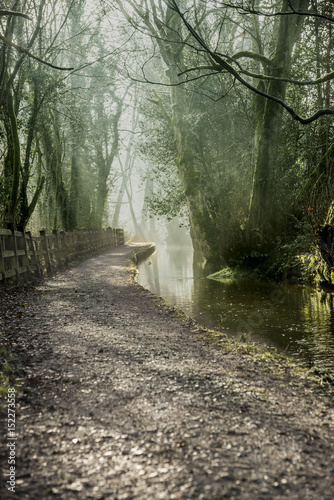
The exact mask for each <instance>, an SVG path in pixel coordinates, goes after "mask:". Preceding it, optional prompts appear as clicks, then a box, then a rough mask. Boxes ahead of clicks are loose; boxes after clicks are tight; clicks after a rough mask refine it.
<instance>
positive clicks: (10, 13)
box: [0, 9, 31, 21]
mask: <svg viewBox="0 0 334 500" xmlns="http://www.w3.org/2000/svg"><path fill="white" fill-rule="evenodd" d="M2 16H19V17H24V18H25V19H29V21H31V17H29V16H27V14H22V12H16V11H15V10H7V9H0V17H2Z"/></svg>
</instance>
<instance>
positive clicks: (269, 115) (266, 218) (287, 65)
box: [248, 0, 309, 250]
mask: <svg viewBox="0 0 334 500" xmlns="http://www.w3.org/2000/svg"><path fill="white" fill-rule="evenodd" d="M295 3H296V5H294V7H295V8H296V10H297V11H298V10H300V11H306V10H307V8H308V5H309V0H299V1H297V2H295ZM289 5H290V1H289V0H283V1H282V4H281V6H280V10H281V11H283V12H284V11H285V12H287V11H289ZM302 22H303V16H298V15H289V16H281V17H280V19H279V21H278V23H279V24H278V35H277V42H276V47H275V53H274V56H273V58H272V60H271V63H270V66H269V72H270V75H271V76H273V77H278V78H282V77H289V73H290V69H291V57H292V52H293V48H294V45H295V43H296V41H297V40H298V37H299V36H300V33H301V28H302ZM259 85H260V87H261V89H262V90H263V89H264V90H265V91H266V92H267V93H268V94H271V95H274V96H276V97H278V98H280V99H282V100H284V99H285V95H286V89H287V83H286V82H284V81H282V80H271V81H269V83H267V84H264V83H263V81H261V82H260V84H259ZM255 112H256V120H257V125H256V132H255V167H254V176H253V187H252V193H251V201H250V209H249V224H248V245H249V250H258V249H261V250H264V249H268V246H270V244H271V242H272V241H273V237H274V236H275V234H276V233H277V229H278V226H279V224H280V220H279V213H278V209H277V206H276V203H275V201H276V199H277V196H276V175H277V160H278V154H279V138H280V131H281V127H282V115H283V108H282V107H281V106H280V105H279V104H277V103H275V102H273V101H271V100H267V99H265V98H263V97H259V96H257V97H256V100H255Z"/></svg>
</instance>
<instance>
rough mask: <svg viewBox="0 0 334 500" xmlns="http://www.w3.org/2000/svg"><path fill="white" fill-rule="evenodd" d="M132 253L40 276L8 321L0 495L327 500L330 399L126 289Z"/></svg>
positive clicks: (331, 453)
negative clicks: (10, 483) (14, 357)
mask: <svg viewBox="0 0 334 500" xmlns="http://www.w3.org/2000/svg"><path fill="white" fill-rule="evenodd" d="M131 250H133V248H132V247H124V248H117V249H115V250H112V251H109V252H107V253H104V254H102V255H100V256H97V257H93V258H91V259H89V260H87V261H85V262H83V263H81V264H80V265H78V266H77V267H75V268H72V269H70V270H67V271H64V272H61V273H59V274H57V275H56V276H55V277H53V278H50V279H47V280H46V281H45V282H44V283H43V284H42V285H40V286H38V287H37V288H35V289H33V290H32V291H31V292H30V293H29V295H27V296H26V297H24V300H25V305H24V306H23V305H22V306H21V310H20V311H19V312H18V314H17V317H16V323H18V326H16V327H15V328H14V325H13V321H10V320H11V318H10V316H9V318H7V320H8V321H7V323H6V325H5V326H6V332H7V335H8V336H11V339H12V342H13V343H14V345H15V349H16V353H17V354H18V355H19V356H20V358H21V360H23V361H24V363H25V367H26V368H25V386H24V393H22V394H20V395H18V397H17V400H18V412H17V432H18V441H17V445H16V453H17V464H16V465H17V477H16V493H15V494H12V493H10V492H6V491H4V493H2V496H1V495H0V496H1V498H20V499H21V498H24V499H29V500H35V499H36V500H37V499H43V500H47V499H56V498H59V499H66V500H67V499H101V500H102V499H110V500H116V499H117V500H125V499H126V500H130V499H140V500H158V499H166V500H172V499H184V500H190V499H196V500H204V499H205V500H213V499H215V500H218V499H224V498H226V499H237V500H239V499H252V500H253V499H254V500H258V499H268V500H269V499H273V498H274V499H285V500H286V499H289V500H292V499H303V500H308V499H317V500H325V499H328V500H329V499H332V498H333V492H334V474H333V472H334V471H333V468H334V434H333V429H334V423H333V422H334V420H333V405H332V404H331V403H330V402H329V401H328V399H326V397H325V396H324V395H322V393H321V391H320V390H316V388H315V389H314V388H312V384H311V383H309V382H307V381H305V382H302V383H301V381H300V380H299V379H298V378H294V377H292V376H291V375H289V371H288V370H286V372H285V375H282V374H281V375H277V376H275V375H273V374H271V373H270V370H268V369H266V367H265V365H262V364H261V363H260V362H257V361H254V359H252V357H251V356H242V355H241V354H239V355H237V354H233V353H231V352H226V351H225V350H224V348H222V347H219V346H215V345H211V344H210V343H209V342H208V341H206V340H203V339H201V338H200V337H199V335H198V329H197V328H196V325H194V324H193V323H192V322H191V321H188V320H187V319H186V318H183V317H180V316H179V315H178V314H177V312H175V311H174V312H173V309H168V308H165V307H162V306H161V303H160V302H159V301H157V300H154V299H153V298H152V296H151V294H150V293H149V292H147V291H145V290H143V289H142V288H141V287H140V286H139V285H136V284H134V277H133V275H130V274H129V271H128V270H127V269H126V265H125V259H126V258H128V256H129V253H130V251H131ZM3 449H4V448H3ZM2 458H5V457H4V453H2ZM2 470H3V472H4V473H7V471H8V465H6V464H5V465H4V466H3V468H2ZM3 483H4V480H3V479H2V484H3Z"/></svg>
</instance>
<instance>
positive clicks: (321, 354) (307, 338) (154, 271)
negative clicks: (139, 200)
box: [138, 246, 334, 370]
mask: <svg viewBox="0 0 334 500" xmlns="http://www.w3.org/2000/svg"><path fill="white" fill-rule="evenodd" d="M138 282H139V283H140V284H141V285H142V286H144V287H145V288H148V289H149V290H150V291H151V292H153V293H155V294H157V295H160V296H161V297H163V298H164V299H165V300H167V301H168V302H170V303H173V304H175V305H177V306H178V307H179V308H180V309H182V310H183V311H185V312H186V313H187V314H188V315H190V316H192V317H193V318H195V319H196V320H197V321H199V322H200V323H201V324H203V325H205V326H208V327H211V328H212V327H213V328H214V327H216V326H219V328H220V329H221V330H222V331H224V332H226V333H228V334H231V335H237V336H240V334H241V333H243V334H247V337H248V338H249V339H253V340H255V341H257V342H262V343H265V344H267V345H268V346H269V347H272V348H277V349H278V350H284V351H286V352H287V353H289V354H292V355H295V356H300V357H301V358H302V359H304V360H305V361H307V363H308V364H309V365H310V366H316V367H318V368H323V369H326V368H330V369H332V370H333V369H334V294H333V293H325V292H321V291H318V290H314V289H312V288H309V287H305V286H301V285H288V284H284V283H272V282H263V281H257V280H249V279H248V280H247V279H239V280H224V281H217V280H213V279H209V278H206V277H203V272H202V273H201V270H200V266H199V265H198V264H197V265H194V264H193V251H192V249H191V248H188V247H180V248H175V247H164V246H161V247H158V249H157V251H156V253H155V254H153V255H151V256H150V257H149V259H148V260H147V261H146V262H143V263H142V264H141V265H140V266H139V276H138Z"/></svg>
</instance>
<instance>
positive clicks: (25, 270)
mask: <svg viewBox="0 0 334 500" xmlns="http://www.w3.org/2000/svg"><path fill="white" fill-rule="evenodd" d="M120 245H124V231H123V229H92V230H83V231H73V232H71V233H65V232H63V231H59V232H58V231H53V233H52V234H46V233H45V231H40V233H39V236H37V235H32V234H31V233H30V232H26V233H22V232H20V231H11V230H9V229H0V282H2V283H6V282H7V281H8V280H22V279H24V280H28V281H29V280H31V279H32V278H38V277H41V276H44V275H47V274H49V273H51V272H53V271H56V270H57V269H61V268H63V267H65V266H66V265H68V264H69V263H70V262H72V261H73V260H75V259H76V258H77V257H80V256H83V255H85V254H89V253H96V252H98V251H99V250H103V249H105V248H108V247H117V246H120Z"/></svg>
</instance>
